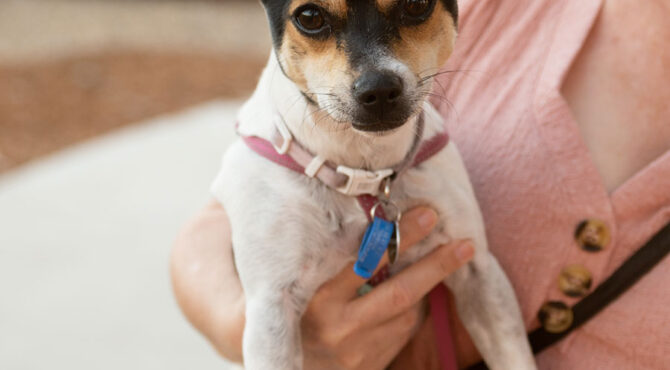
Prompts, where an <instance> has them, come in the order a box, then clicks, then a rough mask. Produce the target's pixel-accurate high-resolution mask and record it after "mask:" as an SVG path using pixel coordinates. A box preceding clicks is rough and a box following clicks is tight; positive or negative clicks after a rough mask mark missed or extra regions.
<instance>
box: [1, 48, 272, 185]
mask: <svg viewBox="0 0 670 370" xmlns="http://www.w3.org/2000/svg"><path fill="white" fill-rule="evenodd" d="M264 62H265V61H264V60H260V59H258V58H248V57H240V56H220V55H193V54H176V53H171V54H167V53H146V52H117V53H109V54H104V55H90V56H82V57H72V58H69V59H65V60H59V61H54V62H45V63H41V64H30V65H21V66H1V65H0V173H2V172H4V171H7V170H8V169H10V168H13V167H16V166H18V165H20V164H22V163H25V162H27V161H29V160H31V159H33V158H36V157H38V156H42V155H45V154H48V153H51V152H53V151H55V150H57V149H60V148H63V147H65V146H67V145H70V144H72V143H75V142H78V141H81V140H84V139H87V138H90V137H93V136H95V135H99V134H101V133H105V132H108V131H110V130H112V129H115V128H117V127H121V126H125V125H128V124H132V123H137V122H138V121H141V120H143V119H145V118H149V117H152V116H155V115H158V114H161V113H166V112H170V111H175V110H178V109H181V108H185V107H188V106H191V105H194V104H197V103H200V102H204V101H207V100H211V99H215V98H240V97H243V96H245V95H248V94H249V93H250V92H251V91H252V90H253V88H254V86H255V84H256V81H257V79H258V76H259V73H260V71H261V69H262V67H263V65H264Z"/></svg>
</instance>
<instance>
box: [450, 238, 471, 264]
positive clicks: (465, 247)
mask: <svg viewBox="0 0 670 370" xmlns="http://www.w3.org/2000/svg"><path fill="white" fill-rule="evenodd" d="M454 254H455V255H456V258H457V259H458V260H459V261H460V262H461V263H466V262H468V261H470V260H471V259H472V257H474V255H475V248H474V247H473V246H472V243H471V242H464V243H461V244H459V245H458V247H456V250H455V251H454Z"/></svg>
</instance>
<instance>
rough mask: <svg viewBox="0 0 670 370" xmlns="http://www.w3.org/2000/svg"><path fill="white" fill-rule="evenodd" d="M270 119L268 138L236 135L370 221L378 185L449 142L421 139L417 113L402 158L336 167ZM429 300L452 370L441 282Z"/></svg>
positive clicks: (379, 278)
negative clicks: (369, 166) (374, 165)
mask: <svg viewBox="0 0 670 370" xmlns="http://www.w3.org/2000/svg"><path fill="white" fill-rule="evenodd" d="M274 121H275V125H274V126H275V130H274V132H273V134H272V138H271V141H268V140H266V139H264V138H261V137H258V136H245V135H240V136H241V138H242V140H243V141H244V142H245V143H246V145H247V146H248V147H249V148H250V149H251V150H253V151H254V152H256V153H257V154H259V155H260V156H262V157H265V158H266V159H268V160H270V161H272V162H274V163H277V164H279V165H281V166H283V167H286V168H288V169H290V170H292V171H294V172H297V173H302V174H304V175H306V176H308V177H311V178H316V179H319V180H320V181H321V182H322V183H324V184H325V185H326V186H328V187H329V188H331V189H334V190H336V191H338V192H340V193H342V194H345V195H349V196H355V197H356V199H357V200H358V203H359V205H360V206H361V208H362V209H363V211H364V212H365V214H366V216H367V217H368V220H369V221H372V218H373V217H372V216H373V215H372V214H371V211H372V209H373V207H374V205H375V204H378V203H379V198H378V197H377V195H379V193H380V192H381V191H382V189H381V188H382V185H383V184H384V183H385V182H386V181H387V180H392V179H395V178H397V177H398V176H399V175H400V174H401V173H402V172H403V171H405V170H407V169H409V168H412V167H416V166H418V165H420V164H421V163H423V162H425V161H427V160H428V159H430V158H431V157H432V156H434V155H435V154H437V153H439V152H440V151H441V150H442V149H444V147H446V146H447V144H448V143H449V135H448V134H447V132H446V130H443V131H442V132H440V133H438V134H436V135H435V136H433V137H432V138H430V139H428V140H424V141H422V142H421V141H420V138H421V136H422V135H423V127H424V121H423V116H421V117H420V118H419V122H418V130H417V131H418V133H417V135H416V141H415V143H414V145H413V146H412V149H411V150H410V153H409V155H408V156H407V158H406V159H405V161H403V162H402V163H400V164H399V165H397V166H395V167H393V168H389V169H382V170H377V171H368V170H365V169H354V168H349V167H346V166H337V165H335V164H333V163H331V162H330V161H327V160H326V159H324V158H323V157H320V156H319V155H316V156H315V155H313V154H312V153H310V152H309V151H308V150H307V149H305V148H304V147H303V146H302V145H300V143H298V142H297V141H296V140H295V139H294V138H293V135H292V134H291V132H290V130H289V129H288V127H287V126H286V124H285V123H284V121H283V119H282V118H281V117H280V116H278V115H277V116H276V117H275V119H274ZM375 215H376V216H379V217H382V218H385V214H384V210H383V207H377V208H376V209H375ZM389 277H390V273H389V269H388V266H384V267H383V268H381V269H380V271H379V272H378V273H377V274H376V275H375V276H373V277H372V279H370V280H369V281H368V283H369V284H370V285H372V286H376V285H378V284H381V283H382V282H383V281H384V280H386V279H388V278H389ZM429 302H430V306H431V311H432V312H437V313H438V314H437V315H433V321H434V323H435V337H436V342H437V346H438V348H439V349H440V357H441V358H440V361H441V363H442V369H443V370H455V369H457V365H456V361H455V358H456V357H455V352H454V346H453V340H452V338H451V327H450V325H449V321H448V319H447V312H448V300H447V294H446V288H445V287H444V285H443V284H439V285H438V286H437V287H435V288H434V289H433V290H432V291H431V292H430V295H429Z"/></svg>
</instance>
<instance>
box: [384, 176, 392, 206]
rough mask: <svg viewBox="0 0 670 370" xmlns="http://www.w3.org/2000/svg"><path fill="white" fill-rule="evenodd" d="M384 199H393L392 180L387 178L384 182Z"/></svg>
mask: <svg viewBox="0 0 670 370" xmlns="http://www.w3.org/2000/svg"><path fill="white" fill-rule="evenodd" d="M384 198H386V200H389V199H391V178H390V177H387V178H386V179H385V180H384Z"/></svg>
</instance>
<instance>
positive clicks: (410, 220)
mask: <svg viewBox="0 0 670 370" xmlns="http://www.w3.org/2000/svg"><path fill="white" fill-rule="evenodd" d="M436 223H437V213H436V212H435V211H434V210H432V209H430V208H428V207H417V208H414V209H412V210H411V211H408V212H407V213H405V214H404V215H403V217H402V220H400V235H401V240H400V253H402V252H403V251H404V250H406V249H407V248H409V247H411V246H413V245H415V244H416V243H418V242H420V241H421V240H423V239H424V238H425V237H426V236H428V234H430V232H431V231H432V230H433V228H434V227H435V224H436ZM387 264H388V253H384V256H383V257H382V259H381V261H380V262H379V264H378V265H377V269H376V270H375V272H374V274H373V276H374V275H375V274H376V273H377V272H378V271H379V269H381V268H382V267H383V266H385V265H387ZM363 284H365V279H363V278H362V277H360V276H358V275H356V273H354V271H353V264H349V265H347V267H345V268H344V269H343V270H342V271H341V272H340V273H339V274H338V275H337V276H336V277H335V278H333V279H332V280H331V281H329V282H327V283H326V284H324V286H325V288H326V289H329V290H330V289H331V288H332V290H330V291H331V292H333V293H336V294H337V293H339V294H341V295H344V296H348V297H351V298H353V297H355V296H356V290H358V288H359V287H360V286H361V285H363ZM328 285H331V286H328Z"/></svg>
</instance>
